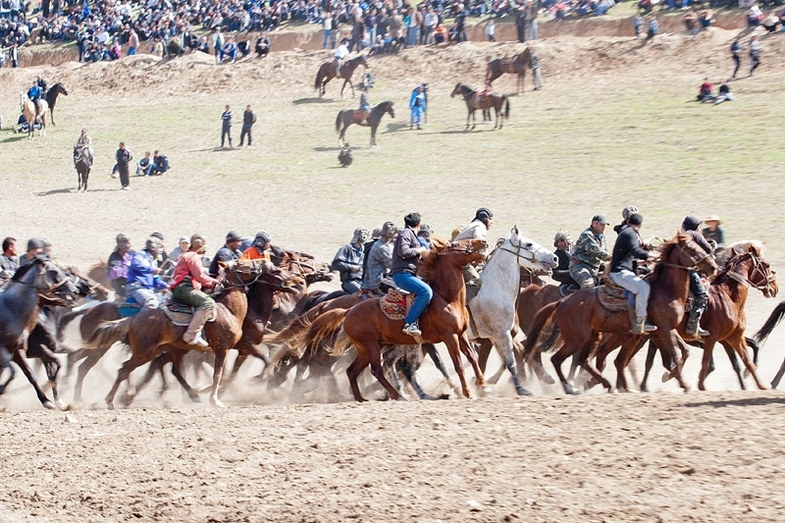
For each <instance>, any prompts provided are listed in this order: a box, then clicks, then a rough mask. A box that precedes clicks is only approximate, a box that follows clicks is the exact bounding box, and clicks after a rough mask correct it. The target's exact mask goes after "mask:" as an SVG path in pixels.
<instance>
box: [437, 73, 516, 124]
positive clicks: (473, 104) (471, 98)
mask: <svg viewBox="0 0 785 523" xmlns="http://www.w3.org/2000/svg"><path fill="white" fill-rule="evenodd" d="M456 95H460V96H463V101H464V102H466V109H467V111H468V114H467V115H466V129H469V119H471V121H472V127H471V129H469V130H473V129H474V128H475V127H476V126H477V121H476V120H475V118H474V112H475V111H476V110H477V109H482V110H485V109H493V110H494V111H495V113H496V122H495V123H494V125H493V128H494V129H496V128H497V127H498V128H499V129H501V128H502V127H503V126H504V119H505V118H509V117H510V100H509V99H508V98H507V95H505V94H499V93H493V92H491V93H488V94H487V95H485V96H481V95H480V94H479V93H478V92H477V91H475V90H474V89H472V88H471V87H469V86H468V85H464V84H461V83H458V84H455V89H453V90H452V93H451V94H450V96H452V97H454V96H456Z"/></svg>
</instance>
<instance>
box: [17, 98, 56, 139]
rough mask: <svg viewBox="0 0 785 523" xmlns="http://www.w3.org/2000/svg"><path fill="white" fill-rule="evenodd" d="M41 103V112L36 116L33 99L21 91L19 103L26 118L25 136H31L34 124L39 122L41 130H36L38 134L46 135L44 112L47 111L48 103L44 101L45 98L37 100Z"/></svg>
mask: <svg viewBox="0 0 785 523" xmlns="http://www.w3.org/2000/svg"><path fill="white" fill-rule="evenodd" d="M39 102H40V104H41V114H40V115H38V116H37V117H36V115H35V105H34V103H33V101H32V100H31V99H30V98H28V97H27V93H22V94H21V97H20V100H19V103H20V105H21V106H22V112H23V113H24V115H25V120H27V126H28V131H27V137H28V138H32V137H33V130H34V129H35V124H36V123H39V124H41V130H40V131H38V135H39V136H46V113H47V112H48V111H49V104H47V103H46V100H39Z"/></svg>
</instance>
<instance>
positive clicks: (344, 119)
mask: <svg viewBox="0 0 785 523" xmlns="http://www.w3.org/2000/svg"><path fill="white" fill-rule="evenodd" d="M385 114H389V115H390V117H392V118H395V111H393V103H392V102H390V101H387V102H382V103H380V104H379V105H377V106H376V107H374V108H373V109H371V115H370V116H369V117H368V119H367V121H365V122H363V114H362V112H361V111H355V110H354V109H347V110H345V111H341V112H339V113H338V116H337V117H336V118H335V130H336V131H340V135H339V136H338V143H339V144H340V145H343V143H344V135H345V134H346V128H347V127H349V126H350V125H352V124H353V123H356V124H357V125H361V126H363V127H370V128H371V145H376V129H377V128H378V127H379V122H380V121H381V119H382V116H384V115H385ZM342 125H343V127H341V126H342Z"/></svg>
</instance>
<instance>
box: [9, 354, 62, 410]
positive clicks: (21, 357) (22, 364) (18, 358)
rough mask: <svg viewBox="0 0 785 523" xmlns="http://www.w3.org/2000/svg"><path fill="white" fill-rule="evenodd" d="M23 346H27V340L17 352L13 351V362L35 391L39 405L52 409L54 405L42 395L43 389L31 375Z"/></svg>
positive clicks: (33, 375) (31, 371)
mask: <svg viewBox="0 0 785 523" xmlns="http://www.w3.org/2000/svg"><path fill="white" fill-rule="evenodd" d="M24 345H27V340H25V342H24V344H23V346H21V347H19V348H18V349H17V350H15V351H14V353H13V354H14V362H15V363H16V364H17V365H18V366H19V368H21V369H22V373H24V375H25V376H26V377H27V381H29V382H30V385H32V386H33V389H34V390H35V394H36V396H38V401H40V402H41V405H43V406H44V408H47V409H53V408H54V404H53V403H52V402H51V401H49V398H47V397H46V394H44V391H43V389H41V386H40V385H39V384H38V380H36V379H35V374H33V370H32V369H31V368H30V364H29V363H28V362H27V358H25V352H26V350H25V348H24Z"/></svg>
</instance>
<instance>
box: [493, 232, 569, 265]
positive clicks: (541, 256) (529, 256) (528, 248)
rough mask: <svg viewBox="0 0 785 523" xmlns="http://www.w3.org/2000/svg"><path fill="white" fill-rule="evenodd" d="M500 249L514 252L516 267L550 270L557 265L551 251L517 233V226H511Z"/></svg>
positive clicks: (557, 261)
mask: <svg viewBox="0 0 785 523" xmlns="http://www.w3.org/2000/svg"><path fill="white" fill-rule="evenodd" d="M499 248H500V249H502V250H504V251H507V252H511V253H513V254H515V256H516V258H517V262H518V267H520V268H521V269H530V270H534V271H538V270H542V271H546V272H547V271H550V270H552V269H555V268H556V266H557V265H559V259H558V258H557V257H556V255H555V254H553V252H551V251H550V250H548V249H546V248H545V247H543V246H542V245H540V244H539V243H536V242H534V241H532V240H530V239H528V238H526V237H525V236H521V235H519V233H518V226H517V225H515V226H513V228H512V230H511V231H510V237H509V238H508V239H507V240H506V241H505V242H504V243H502V245H501V246H500V247H499Z"/></svg>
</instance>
